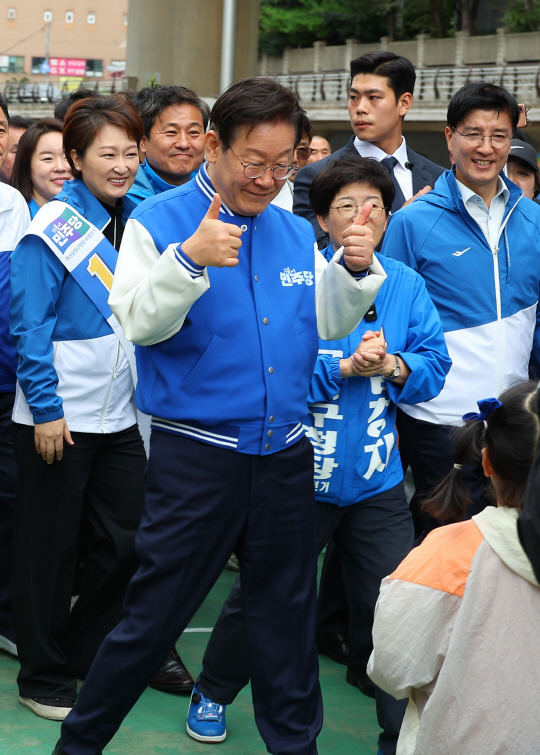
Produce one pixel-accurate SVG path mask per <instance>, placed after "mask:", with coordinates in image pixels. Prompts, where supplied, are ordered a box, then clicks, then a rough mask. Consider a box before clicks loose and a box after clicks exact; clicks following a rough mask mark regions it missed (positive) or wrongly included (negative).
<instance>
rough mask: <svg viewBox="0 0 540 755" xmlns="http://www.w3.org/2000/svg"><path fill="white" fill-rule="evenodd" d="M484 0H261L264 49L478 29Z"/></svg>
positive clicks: (261, 43) (534, 0) (535, 0)
mask: <svg viewBox="0 0 540 755" xmlns="http://www.w3.org/2000/svg"><path fill="white" fill-rule="evenodd" d="M515 2H516V3H526V4H527V3H534V4H537V3H540V0H515ZM478 3H479V0H261V22H260V36H259V48H260V52H261V53H266V54H268V55H281V53H282V52H283V50H284V49H285V47H309V46H310V45H312V44H313V42H315V41H316V40H323V41H325V42H326V43H327V44H329V45H341V44H344V43H345V41H346V40H347V39H356V40H358V41H359V42H364V43H370V42H378V41H379V39H380V38H381V37H383V36H388V37H389V38H390V39H414V38H415V37H416V35H417V34H422V33H423V34H429V35H431V36H433V37H446V36H450V35H451V34H453V32H454V29H455V28H456V29H464V30H465V29H467V30H469V29H470V30H471V33H474V30H475V28H476V17H477V14H478Z"/></svg>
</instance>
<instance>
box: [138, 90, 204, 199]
mask: <svg viewBox="0 0 540 755" xmlns="http://www.w3.org/2000/svg"><path fill="white" fill-rule="evenodd" d="M141 148H142V150H143V151H145V152H146V159H147V160H148V163H149V165H150V167H151V168H152V169H153V170H155V172H156V173H157V174H158V176H159V177H160V178H162V179H163V180H164V181H166V182H167V183H170V184H172V185H173V186H180V185H181V184H183V183H185V182H186V181H189V178H190V176H191V173H193V171H194V170H198V169H199V168H200V167H201V164H202V161H203V159H204V125H203V118H202V114H201V111H200V110H199V108H198V107H195V105H190V104H188V103H185V102H184V103H182V104H180V105H168V106H167V107H166V108H164V109H163V110H162V111H161V113H160V114H159V115H158V116H157V118H156V120H155V123H154V125H153V126H152V128H151V129H150V136H149V137H148V138H146V137H143V138H142V140H141Z"/></svg>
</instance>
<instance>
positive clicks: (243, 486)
mask: <svg viewBox="0 0 540 755" xmlns="http://www.w3.org/2000/svg"><path fill="white" fill-rule="evenodd" d="M313 499H314V495H313V449H312V446H311V444H310V442H309V441H308V440H307V439H306V438H303V439H302V440H301V441H300V442H298V443H296V444H295V445H294V446H292V447H291V448H289V449H286V450H284V451H281V452H279V453H276V454H272V455H270V456H262V457H261V456H251V455H248V454H240V453H237V452H235V451H230V450H228V449H222V448H216V447H213V446H207V445H204V444H201V443H199V442H197V441H193V440H188V439H186V438H182V437H179V436H176V435H170V434H167V433H163V432H156V431H153V432H152V437H151V445H150V457H149V460H148V467H147V479H146V505H145V512H144V516H143V521H142V523H141V527H140V529H139V532H138V534H137V553H138V555H139V558H140V563H141V565H140V567H139V570H138V571H137V573H136V574H135V576H134V578H133V580H132V582H131V585H130V587H129V589H128V593H127V596H126V601H125V605H124V609H125V618H124V620H123V621H122V622H121V623H120V624H119V625H118V626H117V627H116V628H115V629H114V630H113V631H112V632H111V633H110V634H109V635H108V637H107V638H106V639H105V641H104V643H103V645H102V646H101V648H100V650H99V653H98V655H97V656H96V659H95V661H94V664H93V665H92V668H91V669H90V673H89V674H88V676H87V677H86V680H85V683H84V685H83V687H82V689H81V692H80V695H79V699H78V701H77V705H76V706H75V708H74V710H73V711H72V712H71V713H70V715H69V716H68V717H67V719H66V720H65V721H64V724H63V726H62V747H63V749H64V750H65V752H66V753H69V755H99V754H100V753H101V751H102V749H103V747H104V746H105V745H106V743H107V742H108V741H109V740H110V739H111V738H112V736H113V735H114V733H115V732H116V730H117V729H118V727H119V726H120V724H121V722H122V720H123V718H124V716H125V715H126V714H127V713H128V711H129V710H130V709H131V707H132V706H133V705H134V703H135V702H136V701H137V699H138V697H139V696H140V694H141V693H142V692H143V691H144V689H145V687H146V684H147V682H148V680H149V679H150V677H151V676H152V674H153V673H154V671H155V670H156V668H158V667H159V665H160V663H161V662H162V660H163V658H164V657H165V656H166V654H167V653H168V652H169V650H170V648H171V647H172V645H173V644H174V642H175V641H176V639H177V638H178V636H179V635H180V634H181V633H182V631H183V630H184V628H185V627H186V625H187V624H188V622H189V621H190V619H191V618H192V616H193V614H194V613H195V611H196V610H197V608H198V607H199V606H200V604H201V603H202V601H203V600H204V598H205V597H206V595H207V594H208V592H209V590H210V588H211V587H212V585H213V584H214V582H215V580H216V579H217V577H218V576H219V574H220V573H221V571H222V569H223V567H224V566H225V564H226V563H227V559H228V558H229V556H230V554H231V552H232V551H233V550H234V551H235V553H237V554H238V556H239V557H240V560H241V563H242V593H241V603H242V609H243V615H244V617H245V622H246V630H247V631H246V635H245V636H246V638H247V639H246V645H245V646H244V650H245V651H246V652H247V655H248V658H249V664H250V667H251V669H252V693H253V707H254V711H255V720H256V723H257V726H258V728H259V731H260V733H261V736H262V737H263V739H264V741H265V743H266V746H267V748H268V751H269V752H271V753H275V755H315V753H316V752H317V748H316V743H315V740H316V738H317V735H318V733H319V731H320V728H321V725H322V701H321V694H320V688H319V681H318V659H317V650H316V646H315V601H316V576H317V549H316V542H315V516H314V500H313Z"/></svg>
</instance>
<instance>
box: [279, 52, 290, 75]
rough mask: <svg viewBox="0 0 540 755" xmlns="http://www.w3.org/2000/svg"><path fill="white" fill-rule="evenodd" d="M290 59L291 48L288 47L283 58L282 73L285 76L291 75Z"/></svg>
mask: <svg viewBox="0 0 540 755" xmlns="http://www.w3.org/2000/svg"><path fill="white" fill-rule="evenodd" d="M289 57H290V56H289V48H288V47H286V48H285V49H284V50H283V58H282V62H283V70H282V71H281V73H283V74H286V73H289Z"/></svg>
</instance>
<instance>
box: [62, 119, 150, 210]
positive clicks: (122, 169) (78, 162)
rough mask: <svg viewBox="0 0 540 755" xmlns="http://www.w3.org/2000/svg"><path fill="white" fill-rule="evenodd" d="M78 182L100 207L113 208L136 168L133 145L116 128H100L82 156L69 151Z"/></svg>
mask: <svg viewBox="0 0 540 755" xmlns="http://www.w3.org/2000/svg"><path fill="white" fill-rule="evenodd" d="M71 159H72V160H73V164H74V165H75V167H76V168H77V169H78V170H80V171H81V173H82V180H83V181H84V183H85V184H86V186H87V187H88V188H89V189H90V191H91V192H92V194H93V195H94V196H95V197H97V198H98V199H99V200H100V201H101V202H103V203H104V204H108V205H112V206H114V205H115V204H116V201H117V200H118V199H120V198H121V197H123V196H124V195H125V194H126V192H128V191H129V189H130V188H131V186H132V185H133V181H134V180H135V176H136V174H137V169H138V167H139V152H138V149H137V142H136V141H134V140H133V139H132V138H131V137H130V136H128V134H127V133H126V132H125V131H124V130H123V129H121V128H119V127H118V126H111V125H107V126H103V128H102V129H101V130H100V131H98V133H97V134H96V136H95V138H94V141H93V142H92V143H91V144H90V146H89V147H88V149H87V150H86V153H85V155H84V157H80V156H79V155H77V152H76V151H75V150H74V149H73V150H71Z"/></svg>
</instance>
